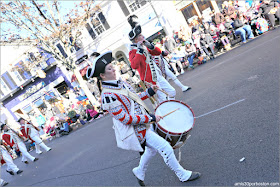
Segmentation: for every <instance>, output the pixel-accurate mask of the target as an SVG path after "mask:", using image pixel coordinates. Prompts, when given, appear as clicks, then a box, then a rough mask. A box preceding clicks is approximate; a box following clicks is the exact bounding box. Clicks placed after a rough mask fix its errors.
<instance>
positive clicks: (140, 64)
mask: <svg viewBox="0 0 280 187" xmlns="http://www.w3.org/2000/svg"><path fill="white" fill-rule="evenodd" d="M144 47H145V46H144ZM148 51H149V53H150V54H151V55H152V56H157V55H160V54H161V50H160V48H158V47H155V48H154V49H153V50H150V49H148ZM129 61H130V63H131V68H133V69H136V70H137V71H138V73H139V75H140V78H141V80H142V81H144V82H145V81H147V82H150V83H153V84H156V83H155V82H154V81H153V80H152V74H151V69H150V65H149V64H147V63H146V56H145V54H143V52H142V51H141V50H139V49H137V46H136V44H132V45H131V51H130V52H129ZM146 71H147V72H146ZM145 74H146V77H145Z"/></svg>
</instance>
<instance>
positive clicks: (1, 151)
mask: <svg viewBox="0 0 280 187" xmlns="http://www.w3.org/2000/svg"><path fill="white" fill-rule="evenodd" d="M8 150H9V148H8V147H7V145H5V144H4V143H3V141H2V140H0V158H1V165H3V164H5V163H6V164H7V169H6V171H7V172H8V173H10V174H11V175H14V174H15V173H16V174H20V173H22V172H23V171H22V170H20V169H18V167H17V165H15V164H14V161H13V157H12V156H11V155H10V153H9V152H8Z"/></svg>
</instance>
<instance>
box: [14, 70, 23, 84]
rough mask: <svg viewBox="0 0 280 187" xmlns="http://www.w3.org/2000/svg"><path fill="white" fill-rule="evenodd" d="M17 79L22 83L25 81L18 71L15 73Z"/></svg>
mask: <svg viewBox="0 0 280 187" xmlns="http://www.w3.org/2000/svg"><path fill="white" fill-rule="evenodd" d="M13 73H14V75H15V78H16V79H17V80H18V81H19V82H20V83H21V82H23V81H24V79H23V78H22V76H21V75H20V74H19V72H18V71H13Z"/></svg>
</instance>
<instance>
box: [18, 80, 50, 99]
mask: <svg viewBox="0 0 280 187" xmlns="http://www.w3.org/2000/svg"><path fill="white" fill-rule="evenodd" d="M45 85H46V83H45V82H44V81H42V82H40V83H39V84H37V85H33V86H30V87H29V88H28V89H27V90H26V92H25V93H24V94H22V95H21V96H20V100H21V101H22V100H24V99H26V98H27V97H29V96H31V95H32V94H34V93H35V92H37V91H38V90H40V89H42V88H43V87H44V86H45Z"/></svg>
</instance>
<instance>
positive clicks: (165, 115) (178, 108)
mask: <svg viewBox="0 0 280 187" xmlns="http://www.w3.org/2000/svg"><path fill="white" fill-rule="evenodd" d="M179 109H180V108H177V109H175V110H173V111H171V112H169V113H167V114H165V115H164V116H162V118H164V117H166V116H168V115H170V114H172V113H173V112H175V111H177V110H179Z"/></svg>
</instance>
